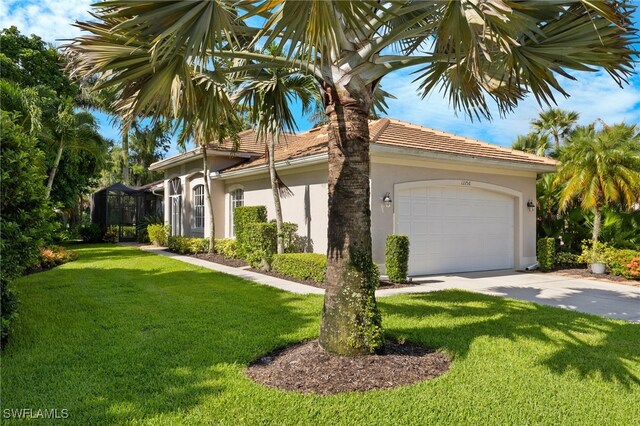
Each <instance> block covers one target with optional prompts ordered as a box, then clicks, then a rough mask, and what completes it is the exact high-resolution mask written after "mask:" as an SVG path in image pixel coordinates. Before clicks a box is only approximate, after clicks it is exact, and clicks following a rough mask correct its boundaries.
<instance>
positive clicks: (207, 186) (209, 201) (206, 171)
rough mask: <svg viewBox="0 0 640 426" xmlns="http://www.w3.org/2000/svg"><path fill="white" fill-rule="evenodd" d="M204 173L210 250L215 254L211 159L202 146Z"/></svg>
mask: <svg viewBox="0 0 640 426" xmlns="http://www.w3.org/2000/svg"><path fill="white" fill-rule="evenodd" d="M202 163H203V164H202V173H203V174H204V192H205V196H206V197H207V205H208V206H209V229H210V232H209V250H208V253H213V249H214V247H215V238H216V222H215V217H214V215H213V199H212V198H211V179H210V178H209V158H208V156H207V146H206V145H202Z"/></svg>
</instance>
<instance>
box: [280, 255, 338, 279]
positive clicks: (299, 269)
mask: <svg viewBox="0 0 640 426" xmlns="http://www.w3.org/2000/svg"><path fill="white" fill-rule="evenodd" d="M271 269H272V270H273V271H275V272H277V273H279V274H282V275H286V276H288V277H292V278H297V279H299V280H311V281H314V282H316V283H318V284H324V280H325V277H326V273H327V256H326V255H324V254H318V253H285V254H276V255H274V256H273V261H272V262H271Z"/></svg>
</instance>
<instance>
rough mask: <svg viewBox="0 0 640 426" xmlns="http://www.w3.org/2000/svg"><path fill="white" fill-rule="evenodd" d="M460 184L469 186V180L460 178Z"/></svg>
mask: <svg viewBox="0 0 640 426" xmlns="http://www.w3.org/2000/svg"><path fill="white" fill-rule="evenodd" d="M460 185H462V186H471V181H470V180H461V181H460Z"/></svg>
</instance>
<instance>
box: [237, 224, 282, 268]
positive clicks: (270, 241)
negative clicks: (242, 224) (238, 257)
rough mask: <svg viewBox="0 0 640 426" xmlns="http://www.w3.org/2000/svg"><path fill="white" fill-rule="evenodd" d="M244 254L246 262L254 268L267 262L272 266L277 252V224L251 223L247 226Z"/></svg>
mask: <svg viewBox="0 0 640 426" xmlns="http://www.w3.org/2000/svg"><path fill="white" fill-rule="evenodd" d="M244 235H245V237H246V238H247V240H246V241H245V243H244V245H243V247H244V253H245V256H244V257H245V260H246V261H247V262H248V263H249V264H250V265H251V266H253V267H254V268H257V267H259V266H261V265H263V264H264V262H266V264H267V267H268V265H270V264H271V260H272V258H273V255H274V254H276V252H277V242H276V237H277V235H278V234H277V229H276V224H275V222H267V223H250V224H248V225H247V226H246V232H245V234H244Z"/></svg>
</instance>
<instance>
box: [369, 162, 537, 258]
mask: <svg viewBox="0 0 640 426" xmlns="http://www.w3.org/2000/svg"><path fill="white" fill-rule="evenodd" d="M433 180H450V181H454V182H449V184H455V183H456V182H458V181H460V182H461V181H463V180H464V181H469V182H470V183H471V185H473V184H474V183H480V184H483V183H484V184H489V185H495V186H497V187H502V188H504V192H507V191H508V192H510V193H511V194H510V196H512V197H513V199H514V207H515V208H514V216H515V217H514V224H515V232H514V238H515V241H514V247H515V249H516V252H515V257H514V259H515V266H516V267H517V268H524V267H526V266H529V265H531V264H533V263H534V262H535V260H536V213H535V211H533V212H531V211H529V210H528V209H527V207H526V203H527V201H529V200H532V201H534V202H535V200H536V173H535V172H529V171H513V170H506V169H497V168H491V167H479V166H470V165H460V164H453V163H447V162H444V161H427V160H420V161H416V160H408V159H390V158H385V157H375V156H374V157H372V162H371V200H372V202H371V222H372V224H373V226H372V230H371V237H372V242H373V259H374V262H376V263H378V264H380V265H382V264H383V263H384V247H385V240H386V237H387V235H390V234H392V233H394V228H395V217H394V214H395V208H396V205H395V203H392V206H391V207H389V208H387V207H384V205H383V203H382V197H383V196H384V194H385V193H387V192H389V193H390V194H391V197H392V199H395V198H396V196H395V192H396V185H397V184H401V183H407V182H421V181H433ZM495 190H496V191H501V188H495ZM514 192H516V193H519V194H513V193H514Z"/></svg>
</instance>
